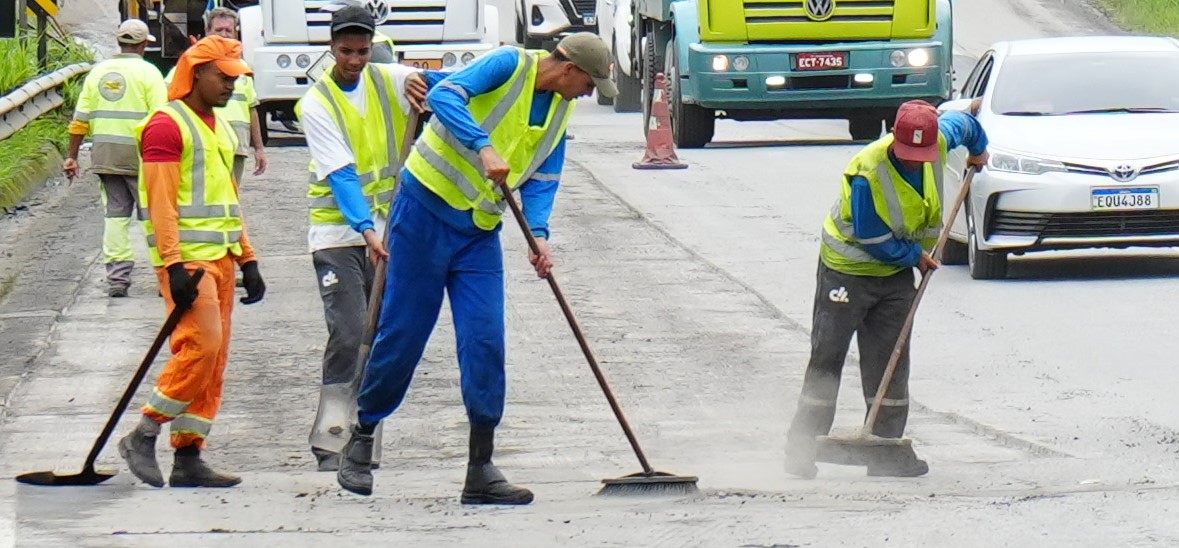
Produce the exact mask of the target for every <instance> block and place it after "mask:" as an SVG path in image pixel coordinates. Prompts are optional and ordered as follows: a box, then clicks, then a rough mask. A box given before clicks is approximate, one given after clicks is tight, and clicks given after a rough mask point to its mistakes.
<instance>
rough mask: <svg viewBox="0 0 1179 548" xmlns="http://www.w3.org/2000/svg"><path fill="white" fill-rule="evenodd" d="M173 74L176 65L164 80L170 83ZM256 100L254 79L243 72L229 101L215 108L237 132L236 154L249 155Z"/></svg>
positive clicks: (256, 93) (235, 83)
mask: <svg viewBox="0 0 1179 548" xmlns="http://www.w3.org/2000/svg"><path fill="white" fill-rule="evenodd" d="M175 74H176V67H172V70H169V71H168V75H167V76H165V77H164V82H165V83H167V84H168V85H172V76H174V75H175ZM257 101H258V92H257V91H256V90H255V89H254V79H253V78H252V77H251V76H249V75H247V74H243V75H241V76H239V77H238V78H237V81H235V82H234V83H233V95H230V96H229V102H228V103H225V106H223V107H217V108H216V109H215V110H216V111H217V112H219V113H220V114H221V115H222V116H224V117H225V119H226V120H227V121H228V122H229V125H230V127H232V128H233V132H234V133H235V134H237V143H238V145H237V155H238V156H249V155H250V123H251V117H250V109H251V108H253V107H254V103H255V102H257Z"/></svg>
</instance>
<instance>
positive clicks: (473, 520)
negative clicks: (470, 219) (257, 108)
mask: <svg viewBox="0 0 1179 548" xmlns="http://www.w3.org/2000/svg"><path fill="white" fill-rule="evenodd" d="M1078 4H1079V3H1078V2H1066V1H1063V0H1053V1H1049V0H1044V1H1042V2H1036V1H1025V2H1015V1H1014V0H957V1H956V2H955V8H956V9H957V10H958V13H957V25H958V28H957V29H956V30H957V36H958V39H959V52H958V53H959V55H960V56H961V57H962V59H963V62H964V63H968V61H969V59H970V58H972V57H976V56H977V55H978V54H980V53H981V52H982V51H983V50H984V49H985V48H986V47H987V45H988V44H989V43H991V42H992V41H995V40H999V39H1006V38H1024V37H1033V36H1042V35H1052V34H1061V33H1096V32H1108V31H1109V30H1110V29H1108V28H1107V27H1105V26H1104V24H1103V23H1101V22H1100V21H1099V20H1098V19H1097V18H1096V17H1095V15H1094V14H1093V13H1092V12H1089V11H1087V10H1086V9H1085V8H1084V7H1083V6H1079V5H1078ZM571 131H572V133H573V134H574V135H575V137H576V138H575V139H574V140H573V141H572V142H571V143H570V150H569V164H568V166H567V169H566V176H565V177H564V180H563V183H562V193H561V195H560V197H559V201H558V205H557V209H556V212H555V214H554V221H553V227H554V238H553V245H554V246H555V250H556V253H557V257H558V267H557V270H556V273H557V275H558V276H559V279H560V280H561V282H562V284H563V286H564V287H565V288H566V290H567V292H568V294H569V297H570V299H571V301H572V305H573V307H574V309H575V310H576V311H577V313H578V315H579V318H580V320H581V323H582V325H583V326H584V327H585V329H586V332H587V335H588V337H589V339H590V341H591V344H592V345H593V347H594V349H595V351H596V352H597V354H598V356H599V358H600V359H601V361H602V363H603V366H604V368H605V369H606V374H607V376H608V377H609V378H610V380H611V381H612V382H613V384H614V386H615V389H616V391H617V392H618V397H619V399H620V400H621V402H622V404H623V407H624V409H626V411H627V412H628V413H629V417H630V419H631V422H632V423H633V424H634V425H635V426H636V429H637V431H638V435H639V438H640V440H641V441H642V442H643V443H644V444H645V447H646V449H647V451H648V454H649V456H650V458H651V460H652V461H653V462H654V464H655V465H656V467H657V468H659V469H661V470H667V471H672V472H677V473H683V474H695V475H698V476H700V487H701V491H700V493H698V494H696V495H692V496H679V497H631V498H606V497H596V496H593V495H594V493H595V492H596V491H597V489H598V487H599V480H600V479H601V478H606V477H613V476H618V475H622V474H626V473H631V472H635V471H637V470H638V465H637V463H636V462H635V459H634V457H633V455H632V454H631V453H630V452H629V449H628V446H627V445H626V442H625V440H624V439H623V437H622V436H621V434H620V432H619V429H618V427H617V425H616V424H615V423H614V422H613V419H612V417H611V415H610V413H609V410H608V408H607V407H606V405H605V403H604V400H603V399H602V396H601V394H600V392H599V391H598V388H597V386H596V384H595V383H594V380H593V378H592V376H591V375H590V374H589V371H588V369H587V367H586V366H585V364H584V361H583V360H582V357H581V355H580V352H579V350H578V348H577V346H576V344H575V343H574V342H573V339H572V337H571V336H570V335H569V332H568V328H567V326H566V325H565V323H564V320H563V319H562V318H561V316H560V312H559V310H558V309H557V307H556V305H555V303H554V301H553V299H552V296H551V295H550V294H549V293H548V288H547V285H546V284H545V283H544V282H542V281H540V280H537V279H536V278H535V275H534V274H532V273H531V271H530V268H529V267H528V264H527V261H526V259H525V251H524V246H523V241H522V238H521V237H520V235H519V234H518V231H517V230H516V229H515V228H514V226H513V225H507V226H506V227H505V230H504V235H503V239H504V242H505V247H506V256H505V262H506V267H507V270H508V276H507V277H508V300H509V303H508V312H507V314H508V329H509V394H508V399H509V402H508V410H507V417H506V419H505V422H504V425H503V428H502V429H501V433H500V437H499V453H498V454H497V462H498V463H499V464H500V465H501V467H502V468H503V469H504V471H505V472H506V473H507V474H508V476H509V478H511V479H512V480H514V481H517V482H519V483H522V484H525V485H528V486H530V487H532V488H533V489H534V490H535V491H536V494H537V501H536V502H535V503H534V504H533V505H531V506H528V507H522V508H468V507H463V506H461V505H459V504H458V494H459V490H460V489H461V482H462V476H463V467H464V462H465V457H466V455H465V450H466V440H465V434H466V421H465V418H464V415H463V411H462V407H461V404H460V403H459V402H460V395H459V390H458V372H457V367H456V365H455V363H454V353H453V331H452V329H451V323H450V320H449V317H448V316H447V315H446V314H444V315H443V318H442V320H441V321H440V325H439V329H438V331H437V332H436V334H435V336H434V338H433V340H432V341H431V345H430V348H429V350H428V352H427V357H426V359H425V360H424V362H423V363H422V365H421V367H420V369H419V371H418V374H417V377H416V379H415V382H414V386H413V388H412V390H411V392H410V395H409V398H408V401H407V403H406V404H405V406H404V407H403V408H402V409H401V410H400V411H399V412H398V413H397V414H396V415H394V416H393V418H392V419H391V420H390V421H389V422H388V424H387V427H386V439H385V457H384V459H383V462H382V468H381V470H380V471H379V472H377V476H376V477H377V479H376V481H377V484H376V494H375V495H374V496H373V497H371V498H361V497H356V496H353V495H351V494H347V493H343V492H341V490H340V489H339V488H338V486H337V485H336V482H335V477H334V475H333V474H324V473H317V472H315V465H314V460H313V458H312V457H311V454H310V453H309V451H308V450H307V445H306V436H307V430H308V427H309V425H310V422H311V419H312V417H313V415H314V411H315V398H316V394H317V383H318V379H319V360H320V356H321V354H322V351H323V341H324V339H325V336H326V335H325V329H324V326H323V319H322V309H321V305H320V302H319V297H318V294H317V292H316V288H315V286H314V284H315V276H314V273H313V270H312V268H311V264H310V257H309V256H308V254H307V253H306V249H305V221H304V220H303V219H304V218H305V213H304V212H305V210H306V205H305V201H304V198H303V193H304V186H303V184H304V183H303V181H304V180H305V179H304V171H305V168H306V161H307V154H306V149H305V148H304V147H303V146H302V143H301V142H300V141H298V140H297V139H285V140H283V139H279V140H277V141H282V142H280V143H276V144H277V145H278V146H275V147H273V148H272V149H271V150H270V152H269V154H270V158H271V162H272V166H271V171H269V172H268V173H267V174H266V175H265V176H263V177H260V178H255V177H250V178H248V179H247V180H246V181H245V183H244V203H245V204H246V211H247V212H248V220H249V222H250V227H251V232H252V236H253V238H254V239H255V241H256V245H257V247H258V248H259V249H260V251H261V253H262V263H261V264H262V272H263V274H264V275H265V276H266V278H267V282H268V284H269V287H270V290H269V293H268V294H267V298H266V300H265V301H264V302H263V303H261V304H259V305H256V306H253V307H240V308H239V309H238V312H237V314H236V317H235V318H234V322H235V336H234V343H233V351H232V359H231V365H230V370H229V373H228V384H227V388H226V395H225V404H224V408H223V412H222V414H221V416H220V418H219V420H218V422H217V425H216V427H215V428H214V432H213V436H212V438H211V439H210V445H211V447H210V450H209V451H208V452H207V456H208V457H209V459H210V460H211V461H212V462H214V463H215V464H216V465H218V466H221V467H224V468H227V469H231V470H234V471H238V472H240V473H242V475H243V476H244V479H245V481H244V483H243V484H242V485H241V486H239V487H237V488H234V489H231V490H226V491H213V490H205V491H201V490H187V491H185V490H174V489H168V488H165V489H153V488H151V487H148V486H145V485H143V484H141V483H139V482H137V481H135V480H134V479H133V478H132V477H131V475H130V474H129V473H127V472H126V470H125V468H124V467H123V465H122V463H121V462H120V461H119V459H118V457H117V454H116V452H115V451H114V450H113V446H112V447H111V448H108V450H107V451H106V453H104V455H103V457H102V459H101V460H100V462H101V463H102V464H104V465H106V466H109V467H112V468H117V469H120V470H122V472H121V473H120V474H119V475H118V476H117V477H116V478H114V479H113V480H111V481H110V482H108V483H107V484H104V485H102V486H98V487H90V488H58V489H49V488H35V487H28V486H20V485H17V484H16V483H15V482H13V481H11V480H10V479H9V478H11V477H13V476H15V475H16V474H18V473H20V472H23V471H29V470H37V469H49V468H55V469H59V470H62V471H72V470H76V469H77V468H78V467H79V466H80V464H81V461H82V459H83V457H84V455H85V452H86V450H87V449H88V447H89V445H90V443H91V440H92V439H93V436H94V435H95V434H96V433H97V432H98V430H99V428H100V427H101V424H102V422H103V421H104V420H105V418H106V414H107V413H109V409H110V408H111V406H112V404H113V402H114V401H115V400H116V399H117V397H118V394H119V393H120V392H121V390H122V387H123V385H124V384H125V383H126V381H127V379H128V378H129V377H130V374H131V371H132V370H133V368H134V366H135V364H136V363H138V361H139V360H140V359H141V356H142V352H143V351H144V349H146V347H147V345H148V341H149V340H150V339H151V337H152V335H153V334H154V331H155V329H157V326H158V323H159V322H160V321H161V320H162V316H163V313H162V304H161V301H160V300H159V299H158V298H157V297H156V287H155V283H154V279H153V277H152V275H151V273H150V272H149V270H148V269H147V268H146V266H143V267H140V268H139V269H138V271H137V273H136V278H135V282H136V284H135V286H134V287H133V289H132V298H130V299H121V300H110V299H108V298H106V297H105V294H104V291H103V285H102V268H101V264H97V262H96V260H97V248H98V245H99V241H100V238H99V228H100V226H101V220H100V213H99V208H98V206H97V205H96V203H97V192H96V190H95V187H94V186H93V184H91V183H92V182H90V181H85V182H81V183H75V185H74V186H72V187H68V188H67V187H64V186H58V187H51V188H49V189H46V190H45V191H44V192H42V193H40V194H39V195H38V196H36V197H35V198H34V199H33V200H32V202H33V205H32V206H31V207H30V208H29V209H28V210H27V211H22V212H18V213H17V214H16V215H12V216H9V217H8V218H6V219H5V220H4V221H3V222H0V282H3V283H0V288H4V287H11V288H12V289H11V292H10V293H9V294H8V296H7V297H5V298H4V300H3V301H2V302H0V341H3V344H4V346H3V348H4V349H5V355H4V357H2V358H0V401H3V402H4V404H5V405H4V407H3V410H2V413H3V415H2V422H0V454H2V455H3V456H4V458H3V459H0V479H2V480H3V481H0V544H12V545H19V546H66V545H70V546H169V545H177V544H184V545H193V546H205V545H233V546H271V545H282V546H325V545H326V546H337V545H373V546H378V545H408V546H453V545H466V546H566V545H567V546H704V547H713V546H724V547H728V546H733V547H738V546H742V547H744V546H748V547H763V546H765V547H768V546H816V547H826V546H928V547H941V546H964V547H965V546H978V547H990V546H1036V547H1037V548H1039V547H1055V546H1060V547H1074V546H1175V545H1177V544H1179V525H1177V524H1176V520H1175V514H1176V512H1179V490H1177V486H1179V466H1176V464H1175V457H1176V451H1177V450H1179V410H1177V407H1176V406H1175V404H1174V403H1173V401H1174V398H1173V394H1174V393H1175V392H1176V389H1177V388H1179V370H1177V369H1176V368H1175V367H1173V366H1172V361H1173V356H1175V355H1177V354H1179V339H1176V338H1173V337H1172V336H1171V331H1172V329H1171V326H1172V324H1174V323H1175V322H1176V321H1177V320H1179V315H1177V314H1176V313H1175V312H1174V311H1173V309H1172V307H1171V306H1170V304H1171V301H1172V300H1174V299H1175V298H1176V296H1177V295H1176V293H1179V290H1177V289H1176V287H1177V286H1176V284H1175V283H1174V282H1173V281H1172V279H1173V278H1174V277H1175V276H1176V275H1179V255H1176V254H1175V253H1174V252H1172V251H1170V250H1157V251H1153V252H1150V253H1144V252H1138V251H1128V252H1087V253H1072V254H1045V255H1040V256H1033V257H1027V258H1021V259H1018V260H1016V261H1014V262H1013V265H1012V267H1013V268H1012V272H1013V278H1014V279H1012V280H1007V281H997V282H978V281H973V280H971V279H970V277H969V275H968V274H967V273H966V271H965V269H964V268H961V267H947V268H944V269H943V270H941V271H939V273H938V274H937V277H936V278H935V281H934V283H933V285H932V287H931V289H930V293H929V295H928V296H927V300H926V302H925V304H924V307H923V311H922V313H921V315H920V316H919V318H918V325H917V331H916V335H915V343H914V350H913V367H914V371H913V375H912V376H913V385H912V392H913V397H914V399H915V400H916V402H917V406H916V408H915V409H914V412H913V416H912V419H911V421H910V429H909V433H910V435H911V437H912V438H913V440H914V443H915V444H916V445H917V447H918V451H919V453H920V454H921V455H922V456H924V457H926V458H927V459H928V460H929V461H930V464H931V466H932V471H931V472H930V474H929V475H928V476H927V477H924V478H920V479H883V478H865V477H864V476H863V469H856V468H848V467H837V466H828V465H822V466H821V471H820V476H819V478H818V479H816V480H813V481H802V480H796V479H792V478H790V477H789V476H787V475H786V474H785V473H784V472H783V470H782V466H781V459H782V449H783V446H784V438H785V430H786V426H787V423H788V421H789V419H790V417H791V415H792V413H793V410H794V405H795V399H796V397H797V395H798V391H799V383H800V380H801V374H802V371H803V367H804V365H805V361H806V358H807V354H808V350H809V332H808V331H809V324H810V308H811V303H812V294H813V291H814V281H813V277H814V271H815V266H816V261H817V258H816V257H817V255H816V254H817V250H818V239H817V235H818V230H819V227H820V222H821V219H822V217H823V215H824V214H825V212H826V211H827V210H828V208H829V206H830V202H831V200H832V199H833V198H834V196H835V193H836V188H837V186H836V181H837V180H838V177H839V173H840V172H841V170H842V168H843V166H844V164H845V163H846V161H847V159H848V158H850V157H851V156H852V155H853V154H854V153H855V151H856V150H857V146H855V145H853V144H850V143H849V142H848V141H847V132H846V125H845V124H844V123H836V122H810V121H804V122H776V123H759V124H739V123H733V122H721V123H719V124H718V135H717V142H716V143H715V144H714V145H713V146H711V147H710V148H708V149H705V150H692V151H680V154H681V157H682V158H683V159H684V160H686V161H687V162H688V163H689V164H690V166H691V167H690V168H689V169H688V170H687V171H675V172H639V171H634V170H632V169H630V167H629V166H630V163H631V162H633V161H636V160H638V159H639V158H640V157H641V155H642V150H643V142H642V139H641V131H640V121H639V117H638V116H637V115H620V114H614V113H613V112H612V111H610V110H608V109H606V108H603V107H599V106H597V105H595V104H593V101H592V100H589V101H583V102H582V104H580V105H579V106H578V111H577V114H576V116H575V119H574V124H573V127H572V130H571ZM140 252H141V255H140V256H141V257H144V256H145V255H143V254H142V253H143V249H142V248H141V249H140ZM162 364H163V359H161V360H159V361H158V362H157V365H156V368H155V369H154V372H156V373H158V371H159V369H160V367H162ZM855 369H856V368H855V356H854V354H853V356H852V359H851V360H850V361H849V367H848V368H847V374H846V375H845V383H846V385H845V386H846V389H845V390H844V391H843V394H842V395H841V398H842V402H841V409H840V416H839V418H838V419H837V425H838V427H839V428H842V429H850V428H854V427H855V426H856V425H857V423H858V422H859V420H860V419H861V417H862V413H863V402H862V400H861V399H860V398H859V397H858V396H857V394H858V386H857V385H858V382H859V381H858V377H857V375H856V373H855ZM153 377H154V375H153ZM146 393H147V389H143V390H140V394H139V396H138V397H137V399H136V400H135V401H136V404H139V403H141V402H142V401H143V399H144V397H145V395H146ZM133 420H134V410H132V413H129V416H128V417H127V418H126V420H124V421H123V425H122V426H121V427H120V428H119V430H118V434H117V435H121V434H122V433H124V432H126V430H127V429H128V428H130V427H131V425H132V423H133ZM160 456H161V462H162V463H163V464H164V465H165V470H166V469H167V465H168V464H169V461H170V459H169V458H168V454H167V451H166V450H164V448H161V455H160Z"/></svg>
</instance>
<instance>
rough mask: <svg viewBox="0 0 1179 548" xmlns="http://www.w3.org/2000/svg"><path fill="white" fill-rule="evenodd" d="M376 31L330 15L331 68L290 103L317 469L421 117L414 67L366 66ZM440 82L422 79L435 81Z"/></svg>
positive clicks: (346, 384) (345, 405)
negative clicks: (303, 206) (410, 124)
mask: <svg viewBox="0 0 1179 548" xmlns="http://www.w3.org/2000/svg"><path fill="white" fill-rule="evenodd" d="M375 30H376V24H375V22H374V21H373V17H372V15H371V14H369V12H368V11H366V10H365V9H363V8H361V7H358V6H350V7H345V8H343V9H341V10H338V11H336V12H334V13H332V21H331V46H330V47H331V52H332V55H333V56H334V57H335V65H333V67H332V68H331V70H330V71H329V72H328V73H327V74H326V75H325V77H324V78H323V79H322V80H320V81H319V82H316V84H315V85H314V86H312V88H311V90H309V91H308V92H307V95H305V96H304V97H303V99H302V100H300V102H299V104H298V105H297V106H296V107H295V111H296V113H298V116H299V124H300V125H301V126H302V127H303V131H304V135H306V137H307V148H308V150H309V151H310V153H311V160H312V161H311V166H310V169H311V189H310V191H309V193H308V197H309V198H310V201H311V203H310V227H309V229H308V232H307V245H308V247H309V248H310V250H311V254H312V262H313V263H314V265H315V276H316V281H317V285H318V286H319V294H320V297H321V298H322V299H323V309H324V318H325V319H326V320H327V328H328V341H327V347H326V348H325V350H324V355H323V386H322V387H321V389H320V395H319V400H320V402H319V412H318V414H317V415H316V418H315V425H314V426H313V427H312V433H311V436H310V443H311V451H312V453H314V454H315V456H316V460H317V461H318V463H319V469H320V470H322V471H333V472H334V471H336V469H337V468H338V467H339V453H337V452H336V451H338V450H339V446H338V445H336V446H335V447H334V450H333V448H332V447H325V445H329V444H328V443H324V442H323V441H321V440H324V439H326V440H327V441H329V442H330V441H331V440H332V438H333V437H334V436H333V435H332V434H331V432H333V431H334V432H340V433H345V432H346V431H347V429H348V426H349V425H348V419H349V416H350V415H351V414H352V413H353V410H352V408H353V405H354V402H355V401H356V394H355V384H354V381H355V380H356V377H357V376H358V375H359V374H360V369H361V365H360V364H358V363H357V354H358V352H359V351H360V345H361V342H362V340H361V339H362V336H363V334H364V332H365V322H366V320H367V318H368V314H367V308H368V295H369V290H370V289H371V287H372V277H373V264H374V261H375V260H378V259H387V258H388V257H389V254H388V252H387V251H386V250H385V246H384V243H383V241H382V240H383V235H384V230H385V221H386V219H388V217H389V204H390V203H391V202H392V199H393V192H394V182H395V175H396V173H395V169H396V168H395V166H396V165H397V163H398V162H397V157H398V156H397V155H398V154H399V148H400V146H401V142H402V140H403V136H404V135H405V132H406V131H407V128H406V124H407V121H408V112H409V109H410V108H416V109H418V110H419V112H420V111H421V110H422V105H423V104H424V103H425V98H426V91H427V90H428V87H427V84H426V81H425V80H424V79H423V76H422V74H421V73H419V72H418V70H417V69H415V68H412V67H407V66H404V65H398V64H381V65H378V64H375V63H370V55H372V53H373V51H374V48H373V46H372V44H373V42H372V40H371V39H372V36H373V32H374V31H375ZM444 76H445V75H444V74H441V73H431V74H430V75H429V76H428V77H429V78H430V79H432V80H433V81H435V82H437V81H440V80H441V79H442V78H443V77H444ZM409 131H412V128H410V129H409ZM366 251H368V253H366ZM366 255H369V257H366ZM370 258H371V259H372V260H370ZM333 429H334V430H333ZM325 435H326V436H327V437H326V438H324V436H325ZM344 435H346V434H344Z"/></svg>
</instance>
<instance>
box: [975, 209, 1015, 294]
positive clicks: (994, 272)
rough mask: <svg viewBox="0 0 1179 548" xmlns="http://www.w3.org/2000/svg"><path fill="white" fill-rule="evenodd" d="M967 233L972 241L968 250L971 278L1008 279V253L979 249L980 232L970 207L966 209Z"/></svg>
mask: <svg viewBox="0 0 1179 548" xmlns="http://www.w3.org/2000/svg"><path fill="white" fill-rule="evenodd" d="M966 231H967V233H968V238H969V241H970V243H969V244H968V248H967V262H968V263H969V265H970V277H971V278H974V279H976V280H1002V279H1004V278H1006V277H1007V253H1006V252H1004V251H987V250H983V249H979V248H978V231H977V230H976V229H975V226H974V216H973V215H971V212H970V207H969V206H967V208H966Z"/></svg>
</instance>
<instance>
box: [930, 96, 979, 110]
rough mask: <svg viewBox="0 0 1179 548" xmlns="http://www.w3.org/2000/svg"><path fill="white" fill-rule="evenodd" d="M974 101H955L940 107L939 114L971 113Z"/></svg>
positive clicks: (938, 108) (947, 102)
mask: <svg viewBox="0 0 1179 548" xmlns="http://www.w3.org/2000/svg"><path fill="white" fill-rule="evenodd" d="M973 103H974V99H955V100H953V101H946V102H944V103H942V104H940V105H938V107H937V110H938V112H966V113H969V112H970V110H971V105H972V104H973Z"/></svg>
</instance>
